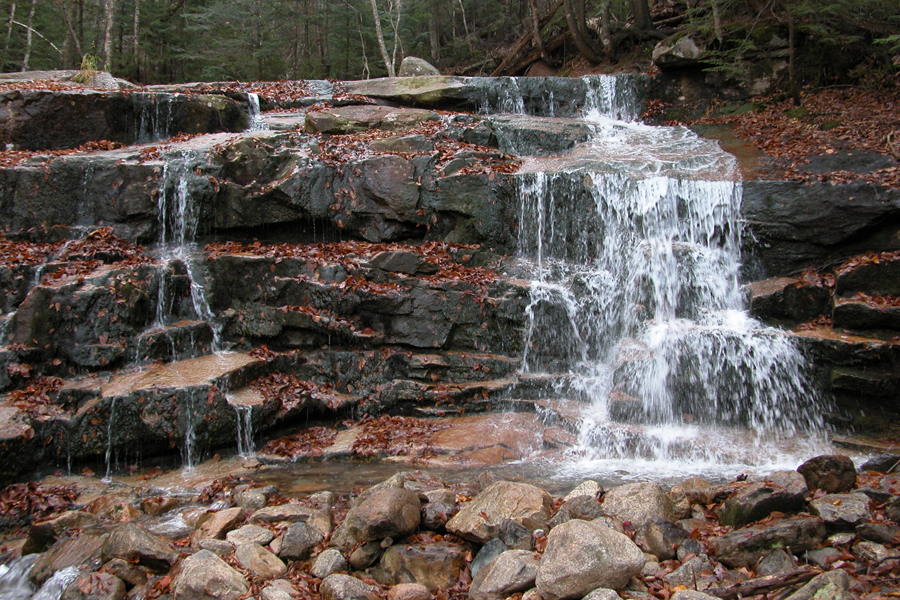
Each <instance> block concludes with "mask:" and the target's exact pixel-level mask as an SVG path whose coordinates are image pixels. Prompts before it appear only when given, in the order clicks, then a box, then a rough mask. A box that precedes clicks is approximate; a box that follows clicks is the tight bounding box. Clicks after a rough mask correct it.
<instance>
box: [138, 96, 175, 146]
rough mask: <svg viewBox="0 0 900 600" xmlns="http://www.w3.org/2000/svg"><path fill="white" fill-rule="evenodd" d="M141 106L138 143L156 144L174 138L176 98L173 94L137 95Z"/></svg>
mask: <svg viewBox="0 0 900 600" xmlns="http://www.w3.org/2000/svg"><path fill="white" fill-rule="evenodd" d="M135 96H136V98H137V101H138V103H139V105H140V113H139V115H140V116H139V121H138V125H137V128H138V132H137V143H139V144H145V143H147V142H155V141H158V140H162V139H166V138H169V137H171V136H172V133H171V132H172V120H173V116H174V111H173V107H174V105H175V96H174V95H173V94H163V93H151V94H135Z"/></svg>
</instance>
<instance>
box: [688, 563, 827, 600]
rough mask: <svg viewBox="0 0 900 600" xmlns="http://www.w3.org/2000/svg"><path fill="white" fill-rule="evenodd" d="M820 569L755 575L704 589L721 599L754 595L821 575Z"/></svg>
mask: <svg viewBox="0 0 900 600" xmlns="http://www.w3.org/2000/svg"><path fill="white" fill-rule="evenodd" d="M821 574H822V571H820V570H818V569H796V570H794V571H788V572H787V573H778V574H776V575H767V576H765V577H757V578H756V579H748V580H747V581H742V582H740V583H735V584H734V585H729V586H725V587H718V588H710V589H708V590H704V593H705V594H709V595H710V596H716V597H717V598H721V599H722V600H731V599H732V598H738V597H743V596H756V595H758V594H766V593H768V592H771V591H774V590H777V589H781V588H783V587H787V586H789V585H794V584H797V583H805V582H807V581H809V580H810V579H812V578H814V577H815V576H816V575H821Z"/></svg>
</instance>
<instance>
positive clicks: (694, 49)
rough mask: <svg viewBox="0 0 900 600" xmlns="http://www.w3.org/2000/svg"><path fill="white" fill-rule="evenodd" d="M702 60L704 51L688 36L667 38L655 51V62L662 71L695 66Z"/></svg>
mask: <svg viewBox="0 0 900 600" xmlns="http://www.w3.org/2000/svg"><path fill="white" fill-rule="evenodd" d="M702 58H703V50H702V49H701V48H700V47H699V46H698V45H697V42H695V41H694V40H693V39H691V38H690V37H688V36H686V35H676V36H672V37H669V38H666V39H664V40H663V41H661V42H660V43H658V44H657V45H656V47H655V48H654V49H653V62H654V63H655V64H656V66H658V67H659V68H660V69H674V68H678V67H688V66H693V65H696V64H698V63H699V62H700V61H701V60H702Z"/></svg>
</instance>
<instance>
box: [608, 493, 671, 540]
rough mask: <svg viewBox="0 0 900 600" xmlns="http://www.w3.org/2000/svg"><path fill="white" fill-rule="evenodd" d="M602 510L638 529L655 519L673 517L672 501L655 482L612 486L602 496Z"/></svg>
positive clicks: (666, 519)
mask: <svg viewBox="0 0 900 600" xmlns="http://www.w3.org/2000/svg"><path fill="white" fill-rule="evenodd" d="M601 507H602V509H603V512H604V513H606V514H607V515H609V516H611V517H615V518H616V519H618V520H619V521H622V522H623V523H624V522H625V521H630V522H631V524H632V525H633V526H634V527H635V529H639V528H641V527H643V526H644V525H646V524H647V523H651V522H653V521H657V520H663V521H671V520H673V518H674V514H673V509H674V507H673V506H672V501H671V500H670V499H669V497H668V496H667V495H666V492H665V490H663V489H662V487H661V486H660V485H659V484H657V483H649V482H641V483H628V484H625V485H620V486H618V487H614V488H612V489H611V490H609V491H607V492H606V494H605V495H604V496H603V504H602V505H601Z"/></svg>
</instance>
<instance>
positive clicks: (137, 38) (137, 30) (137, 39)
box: [131, 0, 141, 75]
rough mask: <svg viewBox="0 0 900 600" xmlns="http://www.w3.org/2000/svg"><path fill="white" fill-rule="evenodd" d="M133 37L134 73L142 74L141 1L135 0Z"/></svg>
mask: <svg viewBox="0 0 900 600" xmlns="http://www.w3.org/2000/svg"><path fill="white" fill-rule="evenodd" d="M132 35H134V40H133V43H132V46H131V52H132V54H134V73H135V75H137V74H138V73H140V70H141V67H140V50H141V0H134V23H133V27H132Z"/></svg>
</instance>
